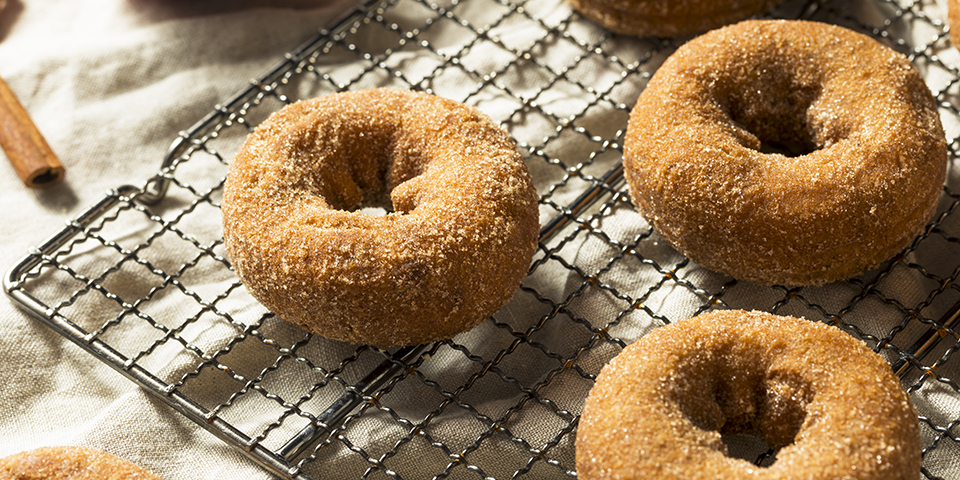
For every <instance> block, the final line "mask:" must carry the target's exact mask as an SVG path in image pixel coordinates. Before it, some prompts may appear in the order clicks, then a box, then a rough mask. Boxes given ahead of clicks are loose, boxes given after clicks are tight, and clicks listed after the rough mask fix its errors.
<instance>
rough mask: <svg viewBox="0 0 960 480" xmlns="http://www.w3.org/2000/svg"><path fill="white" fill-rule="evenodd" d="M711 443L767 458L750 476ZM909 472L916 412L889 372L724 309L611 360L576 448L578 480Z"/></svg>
mask: <svg viewBox="0 0 960 480" xmlns="http://www.w3.org/2000/svg"><path fill="white" fill-rule="evenodd" d="M723 434H740V435H751V434H752V435H756V436H759V437H761V438H762V439H763V440H764V441H765V442H766V443H767V445H769V446H770V447H772V448H779V451H777V452H776V455H775V460H774V461H773V463H772V464H770V465H768V466H757V465H755V464H754V463H753V462H751V461H747V460H743V459H738V458H734V457H731V456H727V454H726V452H727V447H726V446H725V444H724V443H723V441H722V435H723ZM920 462H921V447H920V431H919V422H918V417H917V412H916V409H915V408H914V406H913V404H912V403H911V402H910V400H909V398H908V396H907V394H906V392H905V391H904V390H903V388H902V387H901V385H900V382H899V380H898V379H897V377H896V376H895V375H894V374H893V371H892V369H891V368H890V364H888V363H887V362H886V361H884V360H883V359H882V358H881V357H880V356H879V355H877V354H876V353H874V352H873V351H872V350H870V349H869V348H867V347H866V346H865V345H864V344H863V343H861V342H860V341H858V340H856V339H855V338H853V337H852V336H850V335H848V334H846V333H844V332H843V331H841V330H840V329H838V328H836V327H832V326H828V325H825V324H821V323H814V322H811V321H807V320H803V319H799V318H794V317H784V316H777V315H771V314H769V313H762V312H745V311H736V310H734V311H731V310H726V311H714V312H710V313H705V314H702V315H699V316H697V317H694V318H691V319H687V320H682V321H680V322H677V323H673V324H670V325H667V326H664V327H661V328H658V329H655V330H653V331H652V332H651V333H649V334H647V335H646V336H644V337H642V338H641V339H640V340H638V341H637V342H635V343H633V344H631V345H629V346H628V347H627V348H625V349H624V350H623V351H621V352H620V354H619V355H617V356H616V357H614V359H613V360H612V361H610V363H608V364H607V365H605V366H604V367H603V368H602V369H601V371H600V374H599V375H598V377H597V380H596V383H595V384H594V386H593V388H592V389H591V391H590V394H589V395H588V397H587V400H586V404H585V405H584V407H583V413H582V415H581V417H580V422H579V424H578V426H577V437H576V466H577V477H578V478H580V479H582V480H597V479H657V480H672V479H676V480H681V479H682V480H708V479H709V480H714V479H718V478H723V479H727V480H738V479H747V478H749V479H753V480H774V479H777V480H787V479H801V478H802V479H805V480H835V479H840V478H842V479H845V480H905V479H914V478H917V477H918V476H919V475H920Z"/></svg>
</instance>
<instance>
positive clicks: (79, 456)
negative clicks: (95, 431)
mask: <svg viewBox="0 0 960 480" xmlns="http://www.w3.org/2000/svg"><path fill="white" fill-rule="evenodd" d="M0 479H5V480H6V479H10V480H160V477H157V476H156V475H154V474H153V473H151V472H150V471H148V470H146V469H144V468H142V467H140V466H138V465H135V464H133V463H131V462H128V461H126V460H124V459H122V458H120V457H117V456H114V455H111V454H109V453H106V452H101V451H100V450H95V449H92V448H86V447H42V448H37V449H35V450H29V451H25V452H20V453H16V454H13V455H10V456H8V457H4V458H3V459H0Z"/></svg>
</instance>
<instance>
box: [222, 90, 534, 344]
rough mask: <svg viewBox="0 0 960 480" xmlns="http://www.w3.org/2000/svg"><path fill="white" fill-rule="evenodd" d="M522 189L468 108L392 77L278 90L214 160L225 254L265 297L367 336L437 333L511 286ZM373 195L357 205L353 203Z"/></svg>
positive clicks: (525, 258)
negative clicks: (300, 94)
mask: <svg viewBox="0 0 960 480" xmlns="http://www.w3.org/2000/svg"><path fill="white" fill-rule="evenodd" d="M537 201H538V198H537V193H536V191H535V189H534V187H533V183H532V180H531V178H530V174H529V172H528V171H527V169H526V165H525V164H524V162H523V158H522V157H521V156H520V153H519V152H518V150H517V147H516V145H515V144H514V143H513V142H512V141H511V139H510V138H509V136H508V135H507V134H506V133H505V132H504V131H503V130H502V129H501V128H499V126H497V125H496V124H495V123H493V121H492V120H491V119H489V118H488V117H487V116H485V115H483V114H482V113H480V112H479V111H478V110H477V109H475V108H472V107H469V106H466V105H463V104H460V103H457V102H453V101H451V100H446V99H443V98H440V97H436V96H432V95H428V94H424V93H415V92H411V91H406V90H399V89H370V90H361V91H356V92H345V93H339V94H333V95H328V96H324V97H320V98H315V99H312V100H305V101H300V102H297V103H294V104H291V105H288V106H286V107H284V108H282V109H280V110H279V111H277V112H276V113H274V114H272V115H271V116H270V117H269V118H268V119H267V120H265V121H264V122H263V123H262V124H261V125H259V126H258V127H257V128H256V129H255V131H254V132H253V133H251V134H250V135H249V136H248V138H247V140H246V141H245V143H244V144H243V145H242V146H241V148H240V150H239V151H238V153H237V154H236V157H235V158H234V159H233V161H232V162H231V164H230V167H229V171H228V173H227V179H226V185H225V187H224V193H223V203H222V211H223V235H224V241H225V243H226V248H227V254H228V256H229V258H230V260H231V263H232V265H233V268H234V269H235V270H236V272H237V274H238V275H239V277H240V279H241V281H242V282H243V284H244V285H245V286H246V288H247V290H248V291H249V292H250V293H251V294H252V295H253V296H254V297H255V298H256V299H257V300H259V301H260V302H261V303H263V304H264V305H265V306H266V307H267V308H268V309H270V310H271V311H272V312H273V313H275V314H276V315H278V316H279V317H280V318H283V319H285V320H287V321H290V322H294V323H297V324H300V325H301V326H303V327H304V328H305V329H306V330H308V331H311V332H313V333H316V334H318V335H321V336H323V337H326V338H330V339H334V340H341V341H346V342H352V343H361V344H369V345H378V346H397V345H416V344H422V343H427V342H430V341H435V340H442V339H447V338H450V337H452V336H454V335H455V334H457V333H459V332H461V331H464V330H468V329H470V328H472V327H474V326H476V325H477V324H479V323H480V322H482V321H483V320H485V319H486V318H488V317H489V316H490V315H493V314H494V313H495V312H496V311H497V310H498V309H500V308H501V307H502V306H503V305H504V304H505V303H506V302H507V301H509V300H510V298H511V297H512V296H513V293H514V291H515V290H516V289H517V288H518V287H519V285H520V282H521V281H522V279H523V277H524V276H525V274H526V272H527V269H528V268H529V266H530V261H531V259H532V256H533V253H534V251H535V250H536V248H537V241H538V230H539V225H538V214H539V213H538V207H537ZM371 205H382V206H385V207H387V208H388V209H389V210H390V211H388V213H387V214H386V215H381V216H378V215H373V214H368V213H364V212H361V211H358V210H356V209H357V207H360V206H371Z"/></svg>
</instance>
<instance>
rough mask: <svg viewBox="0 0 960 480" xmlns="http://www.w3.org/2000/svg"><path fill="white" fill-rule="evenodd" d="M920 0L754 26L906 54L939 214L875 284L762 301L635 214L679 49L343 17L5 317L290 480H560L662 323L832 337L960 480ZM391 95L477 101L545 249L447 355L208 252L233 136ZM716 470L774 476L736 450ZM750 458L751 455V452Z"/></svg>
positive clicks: (959, 94)
mask: <svg viewBox="0 0 960 480" xmlns="http://www.w3.org/2000/svg"><path fill="white" fill-rule="evenodd" d="M945 15H946V12H945V10H944V9H943V8H942V6H941V5H938V4H937V3H935V2H927V1H915V2H907V1H904V2H894V1H889V0H888V1H882V0H857V1H835V2H814V1H786V2H783V4H781V5H780V6H779V7H777V9H776V10H775V11H773V12H772V13H771V14H770V16H771V17H775V18H807V19H812V20H820V21H826V22H830V23H836V24H840V25H844V26H847V27H850V28H852V29H855V30H858V31H861V32H864V33H867V34H869V35H871V36H873V37H875V38H877V39H878V40H880V41H881V42H883V43H885V44H887V45H889V46H891V47H893V48H895V49H896V50H898V51H900V52H902V53H904V54H906V55H908V56H909V57H910V59H911V60H912V61H913V62H914V63H915V64H916V65H917V67H918V68H919V69H920V70H921V71H922V72H923V74H924V76H925V78H927V80H928V83H929V84H930V88H931V89H932V91H933V92H934V94H935V95H936V97H937V99H938V101H939V104H940V113H941V115H942V118H943V120H944V124H945V128H946V129H947V136H948V141H949V144H950V149H951V163H950V174H949V175H948V181H947V184H946V185H945V188H944V193H943V195H942V197H941V202H940V206H939V209H938V211H937V214H936V216H935V218H934V219H933V220H932V222H931V223H930V224H929V225H928V227H927V228H926V229H925V230H924V232H922V234H920V235H919V236H918V237H917V238H916V240H915V241H914V242H913V243H912V244H911V245H910V246H909V247H908V248H907V249H906V250H905V251H904V252H902V253H901V254H900V255H898V256H896V257H895V258H893V259H891V260H890V261H889V262H887V263H886V264H884V265H883V266H882V268H880V269H878V270H874V271H871V272H867V273H866V274H864V275H862V276H860V277H858V278H854V279H851V280H849V281H846V282H839V283H835V284H831V285H828V286H824V287H816V288H783V287H761V286H758V285H754V284H750V283H746V282H738V281H735V280H733V279H731V278H727V277H724V276H721V275H718V274H716V273H712V272H709V271H707V270H704V269H702V268H700V267H698V266H697V265H695V264H693V263H691V262H689V261H688V260H686V259H685V258H683V257H682V256H680V255H678V254H677V253H676V252H675V251H673V250H671V249H670V248H669V247H668V246H667V245H665V244H664V242H663V241H662V240H661V239H660V238H659V237H658V236H657V234H656V232H654V231H652V230H651V229H650V227H649V226H648V225H647V224H646V223H645V222H644V221H643V220H642V219H641V218H640V217H639V215H638V214H637V213H636V211H635V210H634V209H633V208H632V207H631V205H630V203H629V200H628V198H627V196H626V193H625V188H624V185H623V181H622V176H621V171H620V168H619V166H620V158H621V156H620V155H621V141H622V138H623V133H624V129H625V126H626V119H627V116H628V113H629V110H630V107H631V106H632V105H633V102H634V101H635V100H636V98H637V95H638V94H639V92H640V91H641V90H642V89H643V87H644V85H645V83H646V81H647V80H648V79H649V77H650V75H651V74H652V73H653V72H654V71H655V70H656V68H657V66H658V65H659V64H660V63H661V62H662V60H663V59H664V58H665V57H666V56H667V55H669V54H670V53H671V52H672V51H673V50H674V49H675V48H676V47H677V46H678V45H679V44H680V43H682V41H683V40H682V39H678V40H669V39H653V38H631V37H625V36H619V35H613V34H610V33H609V32H607V31H605V30H604V29H602V28H600V27H598V26H596V25H594V24H592V23H590V22H589V21H586V20H584V19H583V18H581V17H580V16H579V15H577V14H576V13H574V12H572V11H571V10H570V8H569V7H567V6H566V5H565V4H563V3H562V2H561V1H560V0H520V1H517V2H516V3H514V2H512V1H509V0H459V1H457V0H437V1H433V0H391V1H386V2H372V3H367V4H365V5H361V6H359V7H357V8H356V9H355V10H354V11H352V12H350V13H349V14H348V15H347V16H345V17H344V18H343V19H342V20H341V21H339V22H336V25H335V26H334V27H332V28H329V29H324V30H321V31H320V32H319V33H318V34H317V35H316V36H315V37H314V38H312V39H311V40H310V41H308V42H306V43H305V44H304V45H303V46H301V47H300V48H298V49H297V50H295V51H293V52H291V53H288V54H287V55H286V56H285V57H283V59H282V60H281V61H280V62H278V63H277V65H276V66H275V67H274V68H272V69H271V70H270V71H268V72H266V73H265V74H263V75H262V76H261V77H259V78H258V79H257V80H255V81H253V82H251V84H250V86H249V88H247V89H245V90H243V91H242V92H239V93H238V94H237V95H236V96H234V97H233V98H231V99H229V100H227V101H226V102H224V103H223V104H222V105H218V106H217V107H216V108H215V109H214V110H213V111H212V112H211V113H210V114H209V115H208V116H207V117H205V118H203V119H202V120H201V121H199V122H198V123H196V124H195V125H194V126H193V127H192V128H191V129H190V130H188V131H187V132H185V133H183V134H182V135H181V136H180V137H179V138H177V139H176V140H175V141H174V142H173V144H172V146H171V149H170V151H169V154H168V156H167V157H166V159H165V160H164V162H163V164H162V167H161V169H160V170H159V173H158V174H157V176H156V177H154V178H152V179H150V180H149V181H147V182H146V183H145V184H144V185H143V186H121V187H119V188H117V189H116V190H115V191H113V192H110V193H109V194H108V195H107V196H106V197H105V198H104V199H103V200H102V201H101V202H100V203H98V204H96V205H94V206H92V207H91V208H90V209H89V210H88V211H86V212H84V213H83V214H82V215H80V216H78V217H77V218H75V219H74V220H73V221H72V222H70V223H69V224H68V225H67V227H66V228H64V229H63V230H62V231H60V232H58V233H56V234H55V235H54V236H52V237H51V238H50V239H49V240H48V241H47V242H45V243H43V244H42V245H39V246H37V247H36V248H35V249H33V250H32V251H31V252H30V253H29V255H27V256H26V257H24V259H23V260H22V261H21V262H20V263H19V264H18V265H15V266H14V267H13V268H11V270H10V271H9V272H8V274H7V276H6V277H5V279H4V281H5V285H4V287H5V291H6V292H7V293H8V295H9V296H10V297H11V298H12V299H13V300H14V301H15V302H17V303H18V304H20V305H21V306H23V307H24V308H25V309H27V310H28V311H29V312H31V313H33V314H34V315H36V316H37V317H38V318H40V319H41V320H43V321H44V322H45V323H46V324H47V325H49V326H50V327H52V328H53V329H55V330H57V331H58V332H60V333H61V334H62V335H64V336H66V337H67V338H69V339H70V340H72V341H73V342H75V343H76V344H77V345H79V346H80V347H82V348H83V349H85V350H86V351H88V352H90V353H91V354H92V355H94V356H96V357H98V358H100V359H101V360H103V361H104V362H106V363H107V364H109V365H111V366H112V367H113V368H115V369H116V370H117V371H119V372H120V373H122V374H123V375H125V376H126V377H127V378H129V379H130V380H132V381H134V382H136V383H137V384H139V385H140V386H142V387H143V388H144V389H145V390H147V391H149V392H151V393H153V394H155V395H156V396H157V397H159V398H160V399H162V400H163V401H164V402H166V403H167V404H169V405H170V406H172V407H173V408H175V409H176V410H178V411H180V412H181V413H182V414H184V415H185V416H187V417H189V418H190V419H192V420H193V421H195V422H196V423H198V424H199V425H200V426H202V427H203V428H205V429H207V430H208V431H210V432H211V433H212V434H214V435H216V436H218V437H219V438H221V439H223V440H224V441H225V442H227V443H229V444H231V445H234V446H236V447H237V448H238V449H239V451H241V452H243V453H244V454H245V455H247V456H249V457H250V458H251V459H253V460H254V461H256V462H258V463H259V464H261V465H263V466H264V467H265V468H267V469H269V470H270V471H272V472H273V473H275V474H277V475H279V476H281V477H286V478H296V479H311V478H312V479H321V478H358V477H359V478H383V477H392V478H416V479H420V478H499V479H506V478H531V479H534V478H535V479H545V478H566V477H575V476H576V472H575V465H574V446H573V445H574V438H575V435H576V426H577V420H578V416H579V413H580V409H581V406H582V403H583V400H584V398H585V396H586V394H587V393H588V391H589V389H590V387H591V386H592V384H593V381H594V379H595V376H596V374H597V373H598V371H599V369H600V368H601V367H602V366H603V365H604V364H605V363H606V362H607V361H608V360H609V359H610V358H612V357H613V356H614V355H616V354H617V353H618V352H619V351H620V349H622V348H623V347H624V346H625V345H627V344H629V343H631V342H633V341H634V340H636V339H637V338H639V337H640V336H642V335H643V334H644V333H646V332H648V331H650V330H651V329H653V328H656V327H657V326H659V325H663V324H665V323H668V322H671V321H675V320H679V319H682V318H685V317H689V316H692V315H695V314H698V313H701V312H704V311H707V310H710V309H714V308H744V309H760V310H766V311H771V312H775V313H779V314H786V315H796V316H804V317H807V318H809V319H811V320H816V321H823V322H828V323H831V324H834V325H837V326H838V327H840V328H842V329H844V330H846V331H848V332H849V333H851V334H853V335H855V336H857V337H859V338H860V339H862V340H864V341H865V342H866V343H867V344H868V345H869V346H871V347H872V348H874V349H875V350H876V351H877V352H879V353H880V354H881V355H884V356H885V358H887V359H888V360H889V361H890V362H891V364H892V366H893V368H894V369H895V370H896V371H897V373H898V374H899V375H900V376H901V378H902V380H903V384H904V386H905V387H906V388H907V389H908V391H909V392H910V395H911V398H912V400H913V401H914V403H915V404H916V405H917V407H918V410H919V413H920V418H919V424H920V428H921V434H922V441H923V456H924V457H923V458H924V461H923V471H922V475H923V476H924V477H925V478H960V464H958V462H957V460H956V459H958V458H960V426H958V425H960V413H958V412H960V387H958V384H957V382H956V381H955V378H956V375H957V372H960V355H958V354H957V353H956V352H957V350H958V348H960V336H958V334H957V331H956V329H955V320H956V317H955V315H954V312H955V311H956V310H957V309H956V307H955V305H956V304H958V303H960V287H958V286H957V279H958V273H960V237H958V234H960V215H958V214H957V213H956V211H957V207H958V205H960V193H958V192H957V181H958V179H957V173H958V172H957V170H956V165H955V160H954V159H953V157H955V154H956V151H957V147H958V143H957V137H958V134H960V110H958V108H957V107H958V106H960V82H958V76H960V72H958V70H957V66H958V65H960V54H958V52H957V51H956V50H955V49H954V48H953V46H952V44H951V43H950V40H949V36H948V34H947V31H948V29H947V26H946V25H945V24H944V23H943V20H942V19H944V18H946V16H945ZM379 86H395V87H400V88H412V89H417V90H423V91H427V92H431V93H434V94H437V95H441V96H445V97H448V98H452V99H454V100H458V101H462V102H465V103H468V104H472V105H475V106H477V107H479V108H480V109H481V110H483V111H485V112H487V113H488V114H490V115H491V116H492V117H493V118H494V119H495V120H496V121H498V122H500V123H501V124H503V125H504V127H505V128H507V129H508V130H509V131H510V133H511V135H512V136H513V138H514V139H515V140H516V142H517V144H518V145H519V147H520V149H521V150H522V152H523V153H524V155H525V158H526V160H527V163H528V165H529V167H530V170H531V172H532V174H533V176H534V179H535V183H536V186H537V190H538V192H539V194H540V199H541V200H540V219H541V225H542V226H543V229H542V235H541V242H540V248H539V250H538V252H537V254H536V256H535V258H534V261H533V263H532V265H531V267H530V270H529V274H528V276H527V278H526V280H525V281H524V284H523V286H522V287H521V288H520V290H519V291H518V292H517V293H516V295H515V297H514V299H513V301H512V302H511V303H510V304H509V305H507V306H506V307H505V308H504V309H503V310H501V311H500V312H498V313H497V314H496V315H495V316H494V317H493V318H491V319H490V320H489V321H487V322H485V323H483V324H482V325H480V326H479V327H477V328H475V329H474V330H472V331H470V332H467V333H464V334H461V335H459V336H457V337H455V338H454V339H452V340H449V341H445V342H439V343H435V344H431V345H425V346H420V347H416V348H403V349H396V350H389V351H387V350H380V349H375V348H370V347H365V346H356V345H348V344H343V343H338V342H332V341H328V340H325V339H322V338H319V337H316V336H311V335H309V334H307V333H305V332H303V331H302V330H300V329H299V328H298V327H295V326H293V325H291V324H289V323H286V322H284V321H282V320H279V319H277V318H275V317H274V316H273V315H272V314H271V313H269V312H267V311H266V310H265V309H264V308H263V307H262V306H260V305H259V304H258V303H257V302H256V301H255V300H253V299H252V298H251V297H250V296H249V295H248V294H247V293H246V291H245V290H244V288H243V287H242V285H240V283H239V282H238V280H237V278H236V277H235V276H234V274H233V273H232V271H231V270H230V268H229V263H228V260H227V259H226V258H225V256H224V249H223V242H222V239H221V237H220V221H219V219H220V217H219V202H220V198H221V191H222V187H223V178H224V175H225V172H226V166H227V164H228V162H229V159H230V157H231V156H232V154H233V152H235V151H236V149H237V148H238V146H239V144H240V142H242V140H243V138H244V137H245V135H246V134H247V133H248V132H249V131H250V130H251V129H252V128H253V127H254V126H255V125H257V124H258V123H259V122H260V121H261V120H263V119H264V118H266V116H267V115H269V114H270V113H271V112H273V111H275V110H277V109H279V108H280V107H281V106H283V105H285V104H287V103H290V102H292V101H294V100H296V99H299V98H307V97H314V96H318V95H322V94H326V93H332V92H336V91H341V90H347V89H359V88H365V87H379ZM725 441H727V442H728V444H729V445H730V447H731V454H732V455H735V456H740V457H741V458H747V459H751V460H755V461H756V462H757V463H759V464H763V462H765V461H767V462H768V461H770V460H769V459H770V458H771V456H770V454H769V452H767V451H766V448H765V446H763V445H758V442H757V441H756V439H750V438H738V437H730V438H725ZM759 443H762V441H761V442H759Z"/></svg>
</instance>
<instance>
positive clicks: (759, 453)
mask: <svg viewBox="0 0 960 480" xmlns="http://www.w3.org/2000/svg"><path fill="white" fill-rule="evenodd" d="M720 440H721V441H722V442H723V444H724V445H725V446H726V447H727V456H728V457H731V458H738V459H740V460H746V461H748V462H750V463H753V464H754V465H757V466H759V467H769V466H771V465H773V463H774V462H776V461H777V451H778V450H779V448H773V447H771V446H770V444H768V443H767V442H766V440H764V439H763V436H762V435H758V434H753V433H732V434H722V433H721V434H720Z"/></svg>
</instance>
